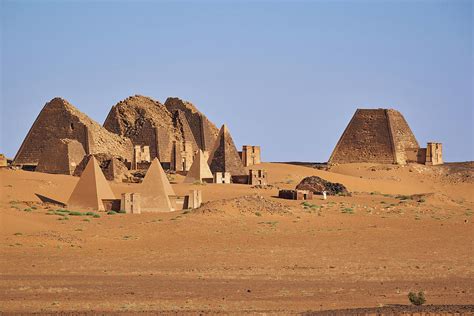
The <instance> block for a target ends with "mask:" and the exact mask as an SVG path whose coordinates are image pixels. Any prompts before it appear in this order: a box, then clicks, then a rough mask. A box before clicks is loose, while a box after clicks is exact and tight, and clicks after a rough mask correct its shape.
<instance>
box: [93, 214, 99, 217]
mask: <svg viewBox="0 0 474 316" xmlns="http://www.w3.org/2000/svg"><path fill="white" fill-rule="evenodd" d="M92 217H93V218H100V215H99V214H94V215H92Z"/></svg>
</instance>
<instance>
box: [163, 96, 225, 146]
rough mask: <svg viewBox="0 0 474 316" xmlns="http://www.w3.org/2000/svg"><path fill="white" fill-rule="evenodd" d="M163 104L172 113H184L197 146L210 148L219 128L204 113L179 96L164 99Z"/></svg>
mask: <svg viewBox="0 0 474 316" xmlns="http://www.w3.org/2000/svg"><path fill="white" fill-rule="evenodd" d="M165 106H166V108H167V109H168V111H170V112H172V113H174V112H175V111H181V112H183V113H184V116H185V117H186V119H187V121H188V124H189V126H190V128H191V131H192V133H193V136H194V139H195V140H196V144H197V146H198V148H200V149H201V150H203V151H210V150H212V148H213V146H214V143H215V141H216V139H217V135H218V134H219V130H218V129H217V127H216V126H215V125H214V124H213V123H212V122H211V121H209V120H208V119H207V117H206V116H205V115H204V114H202V113H201V112H199V111H198V109H197V108H196V107H195V106H194V105H193V104H192V103H191V102H187V101H183V100H181V99H179V98H168V99H166V101H165Z"/></svg>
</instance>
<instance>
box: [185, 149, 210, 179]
mask: <svg viewBox="0 0 474 316" xmlns="http://www.w3.org/2000/svg"><path fill="white" fill-rule="evenodd" d="M212 178H213V176H212V172H211V169H209V165H208V164H207V161H206V158H205V157H204V153H203V152H202V150H199V151H198V153H197V154H196V156H195V157H194V161H193V164H192V165H191V168H190V169H189V171H188V174H187V175H186V179H184V183H193V182H195V181H199V182H202V180H203V179H212Z"/></svg>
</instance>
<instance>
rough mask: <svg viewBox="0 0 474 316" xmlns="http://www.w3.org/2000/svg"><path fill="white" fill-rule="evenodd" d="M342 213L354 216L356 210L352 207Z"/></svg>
mask: <svg viewBox="0 0 474 316" xmlns="http://www.w3.org/2000/svg"><path fill="white" fill-rule="evenodd" d="M341 212H342V213H344V214H354V210H353V209H352V208H350V207H346V208H345V209H343V210H342V211H341Z"/></svg>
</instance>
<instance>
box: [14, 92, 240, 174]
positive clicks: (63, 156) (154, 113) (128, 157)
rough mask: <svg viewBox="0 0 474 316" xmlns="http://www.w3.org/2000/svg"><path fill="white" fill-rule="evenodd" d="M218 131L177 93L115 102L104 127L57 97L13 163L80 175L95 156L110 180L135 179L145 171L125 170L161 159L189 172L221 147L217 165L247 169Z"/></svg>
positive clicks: (228, 139) (233, 170)
mask: <svg viewBox="0 0 474 316" xmlns="http://www.w3.org/2000/svg"><path fill="white" fill-rule="evenodd" d="M218 134H219V131H218V129H217V128H216V126H215V125H214V124H213V123H212V122H210V121H209V120H208V119H207V118H206V117H205V116H204V115H203V114H202V113H201V112H199V111H198V110H197V109H196V107H195V106H194V105H193V104H191V103H189V102H186V101H183V100H181V99H178V98H168V99H167V100H166V102H165V104H161V103H160V102H158V101H155V100H153V99H151V98H148V97H144V96H139V95H136V96H133V97H129V98H127V99H125V100H123V101H121V102H119V103H117V104H116V105H115V106H113V107H112V109H111V110H110V112H109V114H108V116H107V119H106V120H105V122H104V127H102V126H100V125H99V124H98V123H97V122H95V121H93V120H92V119H90V118H89V117H87V115H85V114H83V113H82V112H80V111H79V110H77V109H76V108H75V107H74V106H73V105H72V104H70V103H69V102H67V101H66V100H64V99H61V98H54V99H52V100H51V101H50V102H48V103H46V105H45V106H44V108H43V109H42V110H41V112H40V114H39V115H38V117H37V119H36V120H35V122H34V124H33V125H32V127H31V129H30V131H29V132H28V134H27V136H26V137H25V139H24V141H23V143H22V145H21V147H20V149H19V150H18V153H17V154H16V156H15V158H14V160H13V165H15V166H19V167H21V168H23V169H27V170H37V171H40V172H47V173H58V174H68V175H75V176H80V175H81V173H82V171H83V170H84V168H85V167H86V165H87V162H88V161H89V160H88V159H89V158H90V155H94V156H95V157H96V159H97V160H98V162H99V165H100V167H101V168H102V171H103V172H104V174H105V176H106V178H107V179H108V180H116V181H124V180H126V181H127V182H136V181H138V180H139V179H140V175H139V174H138V175H135V174H134V173H133V172H127V170H126V169H128V170H129V171H130V170H131V171H134V172H135V173H140V172H142V173H144V172H145V171H146V170H147V168H148V167H149V165H150V164H151V161H152V160H153V159H154V158H158V159H159V160H160V163H161V165H162V166H163V167H164V168H165V169H167V170H170V171H176V172H182V173H186V172H187V171H189V170H190V168H191V166H192V164H193V160H194V157H195V155H196V153H197V152H198V151H199V150H201V151H202V152H203V153H204V157H205V159H206V160H208V158H209V156H210V155H211V153H215V152H218V154H217V155H214V156H213V166H214V168H216V169H218V168H219V167H217V166H218V165H219V166H223V168H224V169H223V172H227V171H225V170H230V171H229V172H231V173H232V175H233V176H235V175H238V174H245V170H244V169H243V165H242V162H241V160H240V158H238V154H237V150H236V149H235V145H234V143H233V141H232V138H231V137H230V134H229V132H228V131H227V130H226V133H224V134H223V135H222V136H221V141H220V142H219V143H221V142H222V141H224V144H225V145H224V147H221V146H217V147H215V144H216V140H217V137H218ZM224 152H225V153H226V154H225V155H224V154H223V153H224ZM220 153H222V155H220V156H219V154H220ZM76 169H77V170H76ZM214 172H215V171H214ZM206 177H207V176H206Z"/></svg>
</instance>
